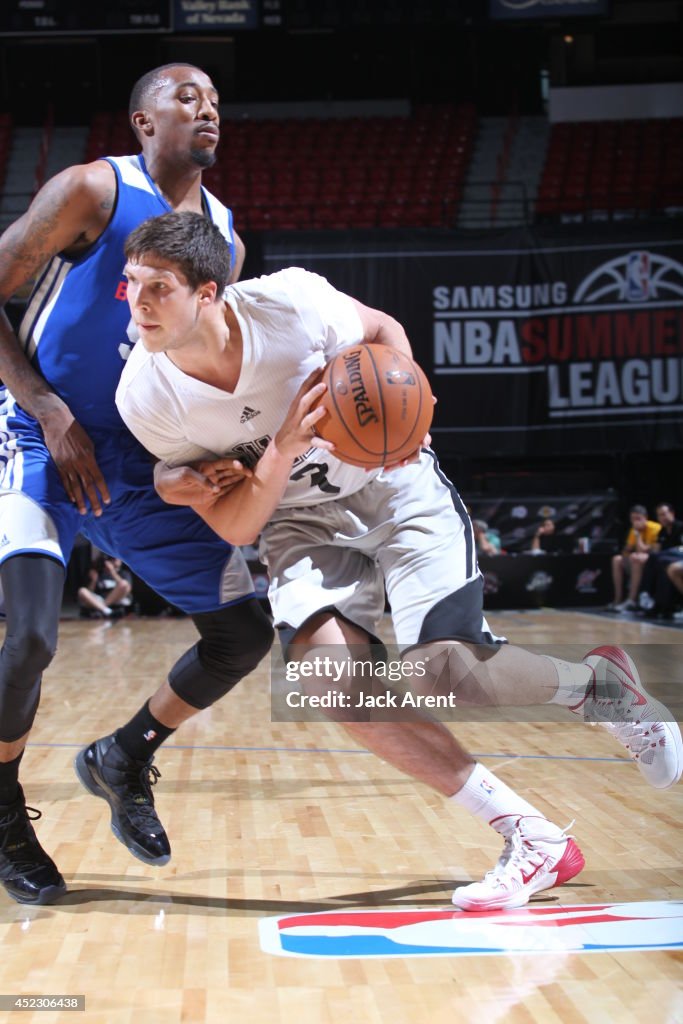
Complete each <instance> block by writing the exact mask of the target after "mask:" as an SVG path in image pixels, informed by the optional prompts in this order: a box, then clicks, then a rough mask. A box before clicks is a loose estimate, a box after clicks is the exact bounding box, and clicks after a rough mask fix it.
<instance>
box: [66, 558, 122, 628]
mask: <svg viewBox="0 0 683 1024" xmlns="http://www.w3.org/2000/svg"><path fill="white" fill-rule="evenodd" d="M132 589H133V586H132V582H131V577H130V573H129V572H128V570H127V569H125V568H124V567H123V565H122V564H121V559H120V558H110V557H109V556H108V555H99V556H98V557H97V558H96V559H95V560H94V561H93V563H92V565H91V566H90V570H89V572H88V585H87V586H85V587H80V589H79V591H78V603H79V605H80V606H81V615H82V616H83V617H84V618H91V619H111V618H117V617H119V616H121V615H125V614H126V612H127V611H128V609H129V607H130V604H131V596H130V595H131V591H132Z"/></svg>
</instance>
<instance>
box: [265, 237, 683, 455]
mask: <svg viewBox="0 0 683 1024" xmlns="http://www.w3.org/2000/svg"><path fill="white" fill-rule="evenodd" d="M657 234H658V233H657V232H656V231H655V232H653V231H650V232H647V231H644V230H640V231H637V230H636V228H635V227H631V228H630V230H629V231H624V230H619V229H617V228H614V227H612V228H610V229H607V228H606V227H605V228H601V230H600V234H599V235H598V236H596V235H591V234H590V233H584V234H583V235H581V236H579V235H578V234H577V233H573V234H572V233H569V234H566V233H565V234H564V235H563V234H562V233H561V232H557V234H556V235H555V237H552V236H551V235H550V234H549V233H548V231H543V233H542V235H541V234H539V233H537V232H532V231H530V230H529V229H518V230H516V231H514V232H506V233H505V234H500V235H496V234H495V233H487V235H486V236H481V235H476V236H474V237H473V238H468V237H463V236H461V235H455V234H449V235H448V236H446V235H442V236H436V237H435V236H434V235H431V236H427V235H425V236H423V240H422V241H421V242H420V241H419V240H418V237H417V235H416V234H415V233H413V235H412V236H410V237H408V236H405V235H403V236H400V235H398V234H396V235H395V236H394V237H393V239H392V240H390V241H389V240H387V241H385V242H382V243H379V242H378V241H377V239H376V238H375V239H374V240H372V241H371V240H369V239H368V240H367V241H363V240H359V239H358V238H354V239H353V240H347V241H335V242H333V243H332V244H327V245H324V246H323V245H321V241H320V236H318V238H317V240H314V239H313V237H312V236H309V237H308V240H307V239H306V236H304V235H299V236H296V238H297V242H296V243H294V244H293V243H292V242H291V240H290V242H289V243H284V241H281V242H278V241H277V240H276V239H275V238H273V239H272V240H271V241H269V242H266V252H265V260H266V269H267V271H272V270H276V269H278V268H279V267H282V266H288V265H292V264H296V265H300V266H306V267H308V268H309V269H310V270H314V271H316V272H317V273H320V274H323V275H324V276H326V277H328V278H329V280H330V281H331V282H332V283H333V284H334V285H335V286H336V287H338V288H340V289H341V290H342V291H346V292H349V293H350V294H351V295H354V296H355V297H356V298H359V299H360V300H361V301H363V302H366V303H367V304H368V305H370V306H375V307H377V308H379V309H383V310H385V311H386V312H388V313H390V314H391V315H393V316H395V317H396V318H397V319H398V320H399V321H400V322H401V323H402V324H403V325H404V326H405V328H406V330H407V332H408V336H409V338H410V340H411V343H412V345H413V350H414V353H415V356H416V358H417V360H418V361H419V362H420V364H421V365H422V366H423V368H424V370H425V371H426V373H427V374H428V376H429V378H430V380H431V383H432V388H433V390H434V393H435V395H436V397H437V399H438V403H437V406H436V412H435V421H434V428H433V430H432V434H433V436H434V439H435V444H437V448H438V450H440V451H442V452H443V453H444V454H465V455H476V454H482V453H483V454H487V455H495V454H510V455H513V454H514V455H523V454H527V453H534V454H552V453H568V452H574V453H576V452H591V453H592V452H612V451H642V450H654V449H661V450H670V449H675V448H679V447H681V445H683V241H681V240H677V239H675V238H673V237H671V238H668V237H666V236H665V235H664V234H661V235H660V237H657ZM672 235H673V231H672ZM294 237H295V236H290V239H291V238H294ZM385 237H386V236H385Z"/></svg>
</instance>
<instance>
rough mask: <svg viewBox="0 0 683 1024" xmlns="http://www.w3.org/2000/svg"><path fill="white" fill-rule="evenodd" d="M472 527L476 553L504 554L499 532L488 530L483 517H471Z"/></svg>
mask: <svg viewBox="0 0 683 1024" xmlns="http://www.w3.org/2000/svg"><path fill="white" fill-rule="evenodd" d="M472 529H473V530H474V542H475V544H476V547H477V554H478V555H503V554H505V552H504V551H503V550H502V547H501V542H500V534H499V533H498V531H497V530H490V529H489V524H488V523H487V522H485V521H484V520H483V519H473V520H472Z"/></svg>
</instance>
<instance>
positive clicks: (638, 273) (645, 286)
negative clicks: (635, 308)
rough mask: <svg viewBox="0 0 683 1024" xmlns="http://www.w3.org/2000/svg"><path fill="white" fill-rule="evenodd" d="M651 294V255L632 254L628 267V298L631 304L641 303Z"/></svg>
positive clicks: (644, 253)
mask: <svg viewBox="0 0 683 1024" xmlns="http://www.w3.org/2000/svg"><path fill="white" fill-rule="evenodd" d="M649 294H650V254H649V252H630V253H629V254H628V263H627V266H626V298H627V299H628V301H629V302H641V301H642V300H643V299H647V298H648V296H649Z"/></svg>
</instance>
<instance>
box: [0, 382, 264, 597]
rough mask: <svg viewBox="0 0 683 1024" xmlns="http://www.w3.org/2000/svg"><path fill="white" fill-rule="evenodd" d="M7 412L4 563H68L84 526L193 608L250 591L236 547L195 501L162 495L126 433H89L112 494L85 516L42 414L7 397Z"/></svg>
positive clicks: (0, 424)
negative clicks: (65, 482)
mask: <svg viewBox="0 0 683 1024" xmlns="http://www.w3.org/2000/svg"><path fill="white" fill-rule="evenodd" d="M4 412H5V416H4V417H3V418H2V419H1V420H0V564H2V562H4V561H5V560H6V559H7V558H10V557H12V556H13V555H18V554H44V555H47V556H49V557H51V558H54V559H56V560H57V561H59V562H61V563H62V564H63V565H64V566H66V563H67V562H68V560H69V556H70V554H71V550H72V547H73V544H74V540H75V537H76V535H77V534H78V533H79V532H80V533H82V534H83V535H84V536H85V537H87V539H88V540H89V541H90V542H91V543H92V544H94V545H95V546H96V547H98V548H99V549H100V550H101V551H104V552H105V553H106V554H108V555H113V556H117V557H118V558H120V559H121V560H122V561H123V562H124V563H125V564H126V565H127V566H128V567H129V568H130V569H132V571H133V572H134V573H136V574H137V575H138V576H140V578H141V579H143V580H144V581H145V582H146V583H148V584H149V586H150V587H152V588H153V589H154V590H155V591H156V592H157V593H158V594H161V596H162V597H164V598H165V599H166V600H167V601H169V602H170V603H171V604H174V605H176V606H177V607H179V608H181V609H182V610H183V611H185V612H187V613H188V614H195V613H198V612H209V611H215V610H216V609H218V608H222V607H225V606H226V605H230V604H236V603H238V602H240V601H244V600H246V599H248V598H250V597H253V596H254V584H253V581H252V579H251V575H250V573H249V570H248V568H247V564H246V561H245V559H244V556H243V555H242V552H241V551H240V550H239V548H233V547H232V546H231V545H230V544H227V543H226V542H225V541H223V540H221V539H220V537H218V535H217V534H215V533H214V532H213V530H212V529H211V528H210V527H209V526H207V524H206V523H205V522H204V521H203V519H201V518H200V517H199V516H198V515H197V514H196V513H195V512H193V511H192V510H191V509H189V508H183V507H181V506H177V505H167V504H166V503H165V502H163V501H162V500H161V498H160V497H159V496H158V494H157V493H156V491H155V490H154V483H153V461H152V459H151V457H150V456H149V454H148V453H147V452H146V451H145V449H144V448H142V446H141V445H140V444H139V443H138V442H137V441H136V440H135V438H134V437H133V436H132V435H131V434H129V433H128V431H126V430H124V429H122V430H120V431H109V432H106V433H105V432H94V431H90V432H89V433H90V436H91V438H92V440H93V442H94V444H95V457H96V459H97V463H98V465H99V467H100V471H101V472H102V475H103V476H104V479H105V480H106V482H107V485H108V487H109V492H110V495H111V499H112V500H111V504H110V505H106V506H103V512H102V515H101V516H95V515H93V514H92V513H88V514H87V515H85V516H82V515H80V514H79V512H78V510H77V509H76V507H75V506H74V505H73V503H72V502H71V501H69V499H68V497H67V495H66V492H65V490H64V487H63V486H62V482H61V479H60V476H59V473H58V472H57V467H56V465H55V463H54V461H53V460H52V457H51V456H50V453H49V451H48V450H47V448H46V446H45V442H44V440H43V435H42V431H41V429H40V427H39V425H38V424H37V423H36V421H35V420H33V419H32V418H31V417H30V416H27V415H26V413H24V412H23V410H21V409H18V408H16V407H15V406H14V405H13V403H12V402H11V401H10V402H9V404H8V405H6V407H5V409H4Z"/></svg>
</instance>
